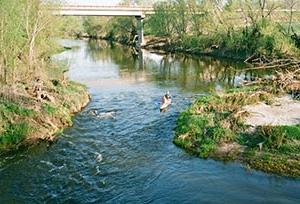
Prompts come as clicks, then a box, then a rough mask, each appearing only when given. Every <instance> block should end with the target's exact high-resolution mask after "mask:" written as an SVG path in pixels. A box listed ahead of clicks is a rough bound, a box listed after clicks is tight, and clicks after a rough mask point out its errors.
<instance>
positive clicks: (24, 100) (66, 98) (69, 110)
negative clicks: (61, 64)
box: [0, 80, 89, 151]
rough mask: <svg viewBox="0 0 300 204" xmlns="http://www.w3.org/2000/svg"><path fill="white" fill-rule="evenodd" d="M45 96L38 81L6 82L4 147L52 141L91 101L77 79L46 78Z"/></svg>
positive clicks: (0, 115) (1, 95)
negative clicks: (64, 80) (37, 90)
mask: <svg viewBox="0 0 300 204" xmlns="http://www.w3.org/2000/svg"><path fill="white" fill-rule="evenodd" d="M40 88H41V95H42V97H41V96H38V94H36V93H35V92H34V90H33V89H34V85H33V86H31V85H30V84H27V85H24V84H17V85H15V86H13V87H12V86H3V87H2V89H1V90H0V101H1V102H0V151H4V150H9V149H14V148H17V147H18V146H19V145H23V144H28V143H34V142H37V141H39V140H46V141H51V140H53V139H54V136H55V134H56V133H58V132H60V130H62V128H64V127H67V126H71V125H72V116H73V114H74V113H76V112H78V111H80V110H81V109H82V108H83V107H84V106H85V105H86V104H87V103H88V102H89V95H88V93H87V91H86V88H85V87H84V86H82V85H80V84H77V83H74V82H65V83H61V82H59V81H56V80H54V81H52V82H51V81H49V82H44V83H43V85H41V87H40Z"/></svg>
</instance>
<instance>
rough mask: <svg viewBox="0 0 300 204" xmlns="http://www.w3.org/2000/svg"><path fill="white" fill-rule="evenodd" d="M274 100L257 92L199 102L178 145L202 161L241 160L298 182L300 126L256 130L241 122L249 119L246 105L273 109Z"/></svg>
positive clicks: (180, 129) (185, 119)
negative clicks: (270, 106)
mask: <svg viewBox="0 0 300 204" xmlns="http://www.w3.org/2000/svg"><path fill="white" fill-rule="evenodd" d="M277 94H278V93H277ZM277 94H276V95H277ZM274 97H275V93H274V92H272V91H271V90H270V89H268V88H259V87H251V88H244V89H240V90H233V91H230V92H228V93H226V94H225V95H223V96H216V95H215V96H205V97H201V98H199V99H198V100H196V101H195V102H194V103H193V105H192V106H191V107H190V108H188V109H187V110H186V111H184V112H183V113H181V115H180V117H179V118H178V121H177V129H176V136H175V138H174V143H175V144H176V145H178V146H180V147H182V148H184V149H186V150H187V151H188V152H190V153H192V154H195V155H197V156H199V157H201V158H214V159H218V160H231V161H240V162H242V163H244V164H245V165H247V166H249V167H251V168H254V169H258V170H262V171H265V172H270V173H275V174H279V175H285V176H292V177H294V176H295V177H296V176H297V177H298V176H300V162H299V158H300V157H299V156H300V125H293V126H269V125H266V126H258V127H256V128H255V129H253V128H251V127H250V126H249V125H246V124H245V123H244V120H243V119H244V118H245V117H247V115H248V114H249V113H247V111H244V110H243V107H244V106H245V105H250V104H255V103H258V102H263V103H265V104H272V102H273V98H274Z"/></svg>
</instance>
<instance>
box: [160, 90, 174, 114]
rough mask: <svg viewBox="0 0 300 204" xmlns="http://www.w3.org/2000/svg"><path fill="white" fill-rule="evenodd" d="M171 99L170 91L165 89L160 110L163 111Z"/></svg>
mask: <svg viewBox="0 0 300 204" xmlns="http://www.w3.org/2000/svg"><path fill="white" fill-rule="evenodd" d="M171 103H172V99H171V95H170V92H169V91H167V92H166V94H165V95H164V96H163V97H162V99H161V106H160V112H165V111H166V108H167V107H168V106H169V105H171Z"/></svg>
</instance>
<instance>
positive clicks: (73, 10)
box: [53, 5, 154, 46]
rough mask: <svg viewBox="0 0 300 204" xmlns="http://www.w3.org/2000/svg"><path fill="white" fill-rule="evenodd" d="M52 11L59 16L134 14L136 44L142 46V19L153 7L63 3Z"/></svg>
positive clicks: (152, 12) (152, 11)
mask: <svg viewBox="0 0 300 204" xmlns="http://www.w3.org/2000/svg"><path fill="white" fill-rule="evenodd" d="M53 12H54V14H55V15H61V16H134V17H136V19H137V31H138V33H137V34H138V42H139V43H138V44H139V46H142V45H143V43H144V29H143V20H144V18H145V17H146V15H151V14H154V9H153V8H152V7H129V6H83V5H63V6H61V7H59V8H57V9H53Z"/></svg>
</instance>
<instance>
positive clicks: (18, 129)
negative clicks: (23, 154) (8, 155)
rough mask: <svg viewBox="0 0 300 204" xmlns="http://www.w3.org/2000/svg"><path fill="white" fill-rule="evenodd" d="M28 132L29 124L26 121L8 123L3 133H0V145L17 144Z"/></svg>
mask: <svg viewBox="0 0 300 204" xmlns="http://www.w3.org/2000/svg"><path fill="white" fill-rule="evenodd" d="M28 132H29V125H28V124H27V123H26V122H21V123H16V124H8V125H7V126H6V127H5V130H4V133H2V135H0V147H3V146H4V147H7V146H11V145H15V144H18V143H19V142H20V141H22V140H23V139H24V138H25V136H26V135H27V134H28Z"/></svg>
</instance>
